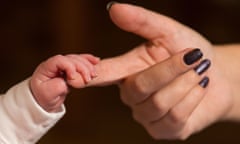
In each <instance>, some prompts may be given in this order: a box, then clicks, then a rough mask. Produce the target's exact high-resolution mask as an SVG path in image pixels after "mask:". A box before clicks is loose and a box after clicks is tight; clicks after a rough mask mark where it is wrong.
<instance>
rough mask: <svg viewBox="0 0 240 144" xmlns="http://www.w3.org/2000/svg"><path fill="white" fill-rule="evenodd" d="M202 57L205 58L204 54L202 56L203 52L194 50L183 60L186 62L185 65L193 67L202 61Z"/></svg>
mask: <svg viewBox="0 0 240 144" xmlns="http://www.w3.org/2000/svg"><path fill="white" fill-rule="evenodd" d="M202 56H203V54H202V52H201V50H200V49H198V48H197V49H194V50H192V51H190V52H188V53H187V54H185V55H184V57H183V60H184V62H185V64H187V65H191V64H193V63H194V62H196V61H198V60H199V59H201V58H202Z"/></svg>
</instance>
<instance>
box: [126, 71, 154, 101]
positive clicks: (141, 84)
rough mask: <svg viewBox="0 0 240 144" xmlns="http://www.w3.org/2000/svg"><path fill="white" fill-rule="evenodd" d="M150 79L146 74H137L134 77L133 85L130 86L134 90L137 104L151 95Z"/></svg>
mask: <svg viewBox="0 0 240 144" xmlns="http://www.w3.org/2000/svg"><path fill="white" fill-rule="evenodd" d="M149 86H151V85H150V84H149V81H148V80H147V79H146V77H145V76H144V75H141V74H140V75H137V76H135V79H132V85H131V87H129V88H130V89H131V90H132V91H133V92H134V94H133V96H134V99H135V100H136V101H135V104H138V103H141V102H143V101H144V100H145V99H146V98H147V97H148V96H149V95H150V90H149V89H150V88H149Z"/></svg>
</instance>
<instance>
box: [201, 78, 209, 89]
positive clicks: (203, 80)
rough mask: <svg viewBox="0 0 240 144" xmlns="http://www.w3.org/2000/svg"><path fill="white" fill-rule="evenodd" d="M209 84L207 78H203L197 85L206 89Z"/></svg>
mask: <svg viewBox="0 0 240 144" xmlns="http://www.w3.org/2000/svg"><path fill="white" fill-rule="evenodd" d="M208 83H209V78H208V77H204V78H203V79H202V80H201V81H200V82H199V85H200V86H201V87H203V88H206V87H207V86H208Z"/></svg>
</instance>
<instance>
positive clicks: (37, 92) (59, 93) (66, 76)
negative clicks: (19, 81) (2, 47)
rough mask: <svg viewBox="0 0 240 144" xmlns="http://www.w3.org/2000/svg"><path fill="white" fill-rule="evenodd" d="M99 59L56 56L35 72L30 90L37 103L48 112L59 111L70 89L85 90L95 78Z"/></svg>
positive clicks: (82, 55) (88, 55) (87, 56)
mask: <svg viewBox="0 0 240 144" xmlns="http://www.w3.org/2000/svg"><path fill="white" fill-rule="evenodd" d="M98 62H99V58H97V57H95V56H92V55H90V54H80V55H66V56H63V55H56V56H53V57H51V58H49V59H48V60H46V61H45V62H42V63H41V64H40V65H39V66H38V67H37V68H36V70H35V72H34V73H33V75H32V77H31V80H30V88H31V90H32V93H33V95H34V98H35V99H36V101H37V102H38V104H39V105H40V106H41V107H42V108H43V109H44V110H46V111H47V112H57V111H60V110H61V106H62V104H63V102H64V100H65V98H66V95H67V93H68V88H69V86H72V87H74V88H83V87H84V86H85V85H86V84H87V83H88V82H89V81H90V80H91V79H92V78H94V77H96V76H97V75H96V71H95V68H94V66H95V65H96V64H97V63H98Z"/></svg>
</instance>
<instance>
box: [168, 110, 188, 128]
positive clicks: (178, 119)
mask: <svg viewBox="0 0 240 144" xmlns="http://www.w3.org/2000/svg"><path fill="white" fill-rule="evenodd" d="M168 117H169V120H170V122H171V123H172V124H173V125H176V126H181V125H184V124H185V123H186V120H187V118H186V116H185V115H184V114H182V113H180V112H179V111H178V110H177V109H172V110H171V111H170V112H169V115H168Z"/></svg>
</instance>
